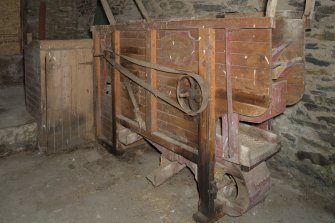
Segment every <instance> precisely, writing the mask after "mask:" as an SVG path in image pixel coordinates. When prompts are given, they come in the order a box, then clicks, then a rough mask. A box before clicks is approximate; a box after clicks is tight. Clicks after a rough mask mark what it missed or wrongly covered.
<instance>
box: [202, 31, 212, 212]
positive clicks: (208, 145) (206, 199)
mask: <svg viewBox="0 0 335 223" xmlns="http://www.w3.org/2000/svg"><path fill="white" fill-rule="evenodd" d="M199 40H200V41H199V75H200V76H201V77H202V78H203V79H204V80H205V81H207V83H208V86H210V89H209V103H208V106H207V108H206V109H205V110H204V111H203V112H202V113H201V114H200V121H199V123H201V125H199V161H198V188H199V212H200V213H201V214H203V215H205V216H206V217H207V218H209V219H211V218H213V217H214V215H215V207H214V199H215V196H216V191H215V187H214V166H215V136H216V135H215V129H216V128H215V126H216V118H215V30H214V29H207V28H203V29H199Z"/></svg>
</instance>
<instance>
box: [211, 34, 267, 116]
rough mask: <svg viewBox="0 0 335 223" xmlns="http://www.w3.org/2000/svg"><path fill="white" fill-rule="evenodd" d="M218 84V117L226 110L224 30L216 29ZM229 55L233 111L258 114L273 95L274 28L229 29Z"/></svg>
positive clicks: (252, 114) (263, 110)
mask: <svg viewBox="0 0 335 223" xmlns="http://www.w3.org/2000/svg"><path fill="white" fill-rule="evenodd" d="M215 35H216V42H215V43H216V52H215V56H216V67H215V70H216V75H217V79H216V84H217V89H216V92H217V97H216V100H217V112H218V114H217V115H218V116H220V115H221V114H223V113H226V112H227V103H226V100H227V97H226V84H227V83H226V73H227V67H226V60H227V58H226V53H227V46H226V41H225V30H223V29H217V30H216V33H215ZM230 38H231V39H230V40H229V41H228V42H229V55H230V58H229V60H230V63H231V66H230V71H231V75H232V90H233V108H234V112H236V113H239V114H243V115H247V116H258V115H261V114H262V113H264V112H265V111H266V109H267V107H268V106H269V103H270V98H271V83H272V82H271V66H272V64H271V58H272V55H271V51H272V45H271V30H270V29H239V30H232V31H231V32H230Z"/></svg>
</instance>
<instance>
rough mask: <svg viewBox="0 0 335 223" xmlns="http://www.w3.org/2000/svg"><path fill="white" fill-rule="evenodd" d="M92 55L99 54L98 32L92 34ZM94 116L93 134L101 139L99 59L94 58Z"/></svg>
mask: <svg viewBox="0 0 335 223" xmlns="http://www.w3.org/2000/svg"><path fill="white" fill-rule="evenodd" d="M93 39H94V55H99V54H100V53H101V49H100V32H94V34H93ZM94 116H95V134H96V137H97V138H100V137H101V58H100V57H98V56H97V57H95V58H94Z"/></svg>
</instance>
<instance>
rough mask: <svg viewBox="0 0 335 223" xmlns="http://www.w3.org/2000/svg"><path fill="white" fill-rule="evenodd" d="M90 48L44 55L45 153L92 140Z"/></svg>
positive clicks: (47, 52) (91, 59)
mask: <svg viewBox="0 0 335 223" xmlns="http://www.w3.org/2000/svg"><path fill="white" fill-rule="evenodd" d="M92 61H93V56H92V48H81V49H78V48H75V49H71V48H60V49H52V50H48V51H46V53H45V94H46V96H45V105H46V106H45V107H46V111H45V113H46V114H45V115H46V119H45V120H46V121H45V122H46V123H45V124H46V134H45V138H46V139H45V143H46V144H47V145H46V150H47V152H48V153H54V152H58V151H62V150H64V149H67V148H70V147H73V146H76V145H79V144H81V143H85V142H87V141H90V140H93V139H94V121H93V67H92Z"/></svg>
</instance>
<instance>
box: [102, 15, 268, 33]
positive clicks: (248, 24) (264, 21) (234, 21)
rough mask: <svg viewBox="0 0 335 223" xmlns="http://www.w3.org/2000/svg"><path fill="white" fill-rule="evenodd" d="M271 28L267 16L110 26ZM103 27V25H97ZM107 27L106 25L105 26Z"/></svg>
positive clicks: (118, 27) (140, 27)
mask: <svg viewBox="0 0 335 223" xmlns="http://www.w3.org/2000/svg"><path fill="white" fill-rule="evenodd" d="M226 27H230V28H251V29H252V28H273V21H272V19H271V18H267V17H249V18H224V19H194V20H181V21H162V22H152V23H143V22H134V23H129V24H117V25H115V26H111V27H110V29H113V30H120V31H123V30H146V29H156V30H158V29H166V30H167V29H171V30H176V29H180V30H183V29H190V28H192V29H198V28H213V29H214V28H216V29H219V28H221V29H223V28H226ZM98 28H104V27H97V28H96V29H98ZM105 28H107V27H105Z"/></svg>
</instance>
